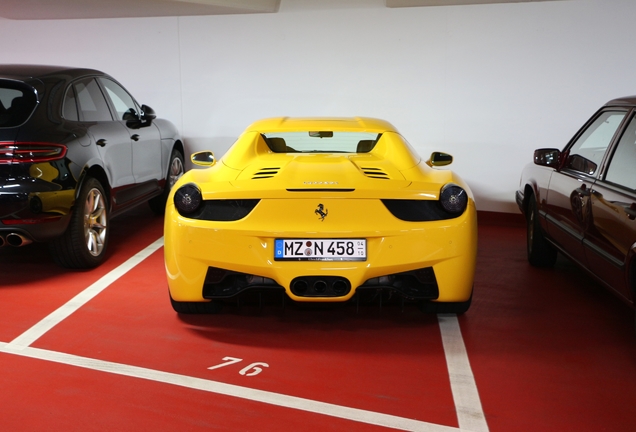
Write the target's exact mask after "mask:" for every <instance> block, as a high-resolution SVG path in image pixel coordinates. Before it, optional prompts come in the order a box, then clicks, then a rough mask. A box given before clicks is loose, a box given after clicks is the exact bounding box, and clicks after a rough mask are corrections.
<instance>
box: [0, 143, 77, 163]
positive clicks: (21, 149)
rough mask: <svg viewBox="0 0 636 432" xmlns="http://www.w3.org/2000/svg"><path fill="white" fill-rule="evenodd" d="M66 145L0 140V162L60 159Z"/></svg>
mask: <svg viewBox="0 0 636 432" xmlns="http://www.w3.org/2000/svg"><path fill="white" fill-rule="evenodd" d="M64 156H66V146H65V145H62V144H51V143H42V142H0V164H18V163H40V162H49V161H53V160H58V159H62V158H64Z"/></svg>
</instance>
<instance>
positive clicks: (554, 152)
mask: <svg viewBox="0 0 636 432" xmlns="http://www.w3.org/2000/svg"><path fill="white" fill-rule="evenodd" d="M560 157H561V152H560V151H559V149H552V148H548V149H538V150H535V151H534V163H535V165H541V166H546V167H555V168H556V167H558V166H559V161H560Z"/></svg>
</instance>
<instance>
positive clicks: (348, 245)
mask: <svg viewBox="0 0 636 432" xmlns="http://www.w3.org/2000/svg"><path fill="white" fill-rule="evenodd" d="M274 259H275V260H276V261H366V260H367V240H366V239H276V240H275V241H274Z"/></svg>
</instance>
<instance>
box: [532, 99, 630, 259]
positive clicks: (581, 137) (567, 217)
mask: <svg viewBox="0 0 636 432" xmlns="http://www.w3.org/2000/svg"><path fill="white" fill-rule="evenodd" d="M626 113H627V111H626V110H620V109H608V110H603V111H600V112H599V113H597V115H596V116H595V117H594V118H592V119H591V120H590V122H588V123H587V124H586V126H585V127H584V128H583V129H581V131H580V132H579V133H578V134H577V136H576V137H575V138H574V139H573V140H572V142H571V143H570V145H569V146H568V147H567V148H566V149H565V151H564V153H565V157H566V159H565V162H564V164H563V166H562V167H561V169H560V170H559V171H557V172H555V173H553V174H552V177H551V178H550V186H549V190H548V193H547V197H546V201H545V204H544V205H545V212H546V223H547V230H548V234H549V236H550V237H551V238H552V239H553V240H554V241H555V242H556V243H557V244H559V245H560V246H561V247H562V248H563V249H564V251H565V252H566V253H567V254H568V255H569V256H570V257H571V258H572V259H573V260H575V261H578V262H579V263H580V264H581V265H583V266H587V259H586V255H585V251H584V248H583V237H584V232H585V229H586V223H587V219H586V214H587V212H588V209H589V201H590V200H589V197H590V191H591V189H592V185H593V184H594V182H595V181H596V178H597V177H598V174H599V171H600V167H601V163H602V161H603V159H604V157H605V153H606V151H607V149H608V148H609V147H610V143H611V142H612V140H613V138H614V136H615V135H616V132H617V130H618V129H619V126H620V125H621V123H622V121H623V119H624V117H625V115H626Z"/></svg>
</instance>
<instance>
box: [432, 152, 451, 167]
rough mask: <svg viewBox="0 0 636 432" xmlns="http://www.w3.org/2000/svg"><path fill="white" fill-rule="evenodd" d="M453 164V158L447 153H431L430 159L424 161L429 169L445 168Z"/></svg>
mask: <svg viewBox="0 0 636 432" xmlns="http://www.w3.org/2000/svg"><path fill="white" fill-rule="evenodd" d="M452 163H453V157H452V156H451V155H449V154H448V153H442V152H433V153H431V157H430V159H429V160H427V161H426V165H428V166H430V167H434V166H446V165H450V164H452Z"/></svg>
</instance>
